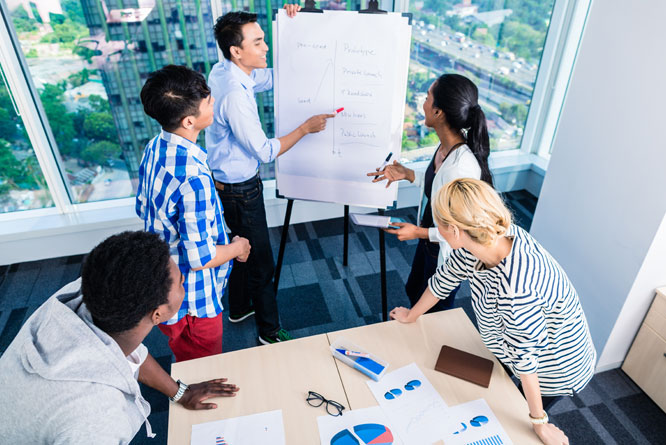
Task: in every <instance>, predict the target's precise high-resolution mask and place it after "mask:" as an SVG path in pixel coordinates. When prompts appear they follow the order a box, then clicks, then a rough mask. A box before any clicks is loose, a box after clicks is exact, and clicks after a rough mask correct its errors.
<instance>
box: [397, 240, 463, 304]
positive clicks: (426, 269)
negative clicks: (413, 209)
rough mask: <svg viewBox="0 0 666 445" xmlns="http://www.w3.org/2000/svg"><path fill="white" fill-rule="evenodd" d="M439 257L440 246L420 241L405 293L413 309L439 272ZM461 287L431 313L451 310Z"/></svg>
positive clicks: (428, 241) (441, 301)
mask: <svg viewBox="0 0 666 445" xmlns="http://www.w3.org/2000/svg"><path fill="white" fill-rule="evenodd" d="M438 257H439V244H438V243H433V242H430V240H425V239H420V240H419V244H418V245H417V246H416V253H415V254H414V261H412V270H411V271H410V272H409V277H408V278H407V284H405V292H407V296H408V297H409V301H410V303H411V304H412V307H414V305H415V304H416V302H417V301H419V298H421V295H423V292H424V291H425V290H426V288H427V287H428V280H429V279H430V277H432V276H433V275H434V274H435V271H436V270H437V258H438ZM458 289H460V286H458V287H456V288H455V289H453V291H452V292H451V294H450V295H449V296H448V298H446V299H445V300H440V301H438V302H437V304H436V305H434V306H433V307H432V308H431V309H430V310H429V311H428V313H430V312H437V311H443V310H445V309H451V308H452V307H453V302H454V301H455V299H456V293H458Z"/></svg>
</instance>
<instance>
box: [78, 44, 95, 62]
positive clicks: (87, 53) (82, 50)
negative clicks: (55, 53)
mask: <svg viewBox="0 0 666 445" xmlns="http://www.w3.org/2000/svg"><path fill="white" fill-rule="evenodd" d="M72 53H74V54H75V55H77V56H79V57H81V58H82V59H85V60H86V62H88V63H92V58H93V56H94V55H95V51H93V50H92V49H90V48H86V47H85V46H79V45H75V46H74V48H72Z"/></svg>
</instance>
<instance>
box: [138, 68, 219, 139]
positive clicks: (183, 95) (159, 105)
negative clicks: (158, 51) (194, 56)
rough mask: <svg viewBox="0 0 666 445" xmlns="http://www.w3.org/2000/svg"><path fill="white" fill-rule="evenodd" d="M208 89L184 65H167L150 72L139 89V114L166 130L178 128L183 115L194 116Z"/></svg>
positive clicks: (198, 76) (197, 112)
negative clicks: (140, 105) (141, 106)
mask: <svg viewBox="0 0 666 445" xmlns="http://www.w3.org/2000/svg"><path fill="white" fill-rule="evenodd" d="M208 96H210V88H208V85H207V84H206V79H205V78H204V76H203V75H201V73H198V72H196V71H194V70H191V69H189V68H187V67H186V66H179V65H167V66H165V67H164V68H162V69H159V70H157V71H153V72H152V73H150V74H149V75H148V80H146V83H145V84H144V85H143V88H141V103H142V104H143V111H145V113H146V114H147V115H148V116H150V117H152V118H153V119H155V120H156V121H157V122H159V123H160V125H161V126H162V128H164V129H165V130H166V131H173V130H175V129H177V128H178V126H179V125H180V121H181V120H183V118H185V117H187V116H198V115H199V105H201V101H202V100H204V99H206V98H207V97H208Z"/></svg>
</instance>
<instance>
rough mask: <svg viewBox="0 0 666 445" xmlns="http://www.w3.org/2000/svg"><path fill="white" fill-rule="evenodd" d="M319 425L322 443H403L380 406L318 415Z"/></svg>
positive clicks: (340, 444) (341, 444)
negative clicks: (329, 414)
mask: <svg viewBox="0 0 666 445" xmlns="http://www.w3.org/2000/svg"><path fill="white" fill-rule="evenodd" d="M317 425H318V426H319V439H320V440H321V445H349V444H359V445H368V444H373V445H374V444H377V445H382V444H393V445H402V444H403V442H402V441H400V438H399V437H397V436H396V435H395V433H394V432H393V431H392V429H391V427H390V425H389V419H388V417H386V414H385V413H384V411H383V410H382V409H381V408H380V407H378V406H374V407H372V408H364V409H355V410H352V411H344V413H343V415H342V416H337V417H333V416H321V417H317Z"/></svg>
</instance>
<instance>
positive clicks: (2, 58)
mask: <svg viewBox="0 0 666 445" xmlns="http://www.w3.org/2000/svg"><path fill="white" fill-rule="evenodd" d="M387 3H388V5H387ZM390 3H391V2H387V1H383V2H382V5H383V6H384V7H385V8H386V9H389V10H390V9H393V10H394V11H396V12H400V11H405V10H408V7H409V0H400V1H397V2H395V1H394V2H393V8H391V5H390ZM590 3H591V0H555V3H554V6H553V12H552V14H551V21H550V24H549V27H548V31H547V33H546V38H545V42H544V50H543V53H542V56H541V61H540V63H539V68H538V73H537V77H536V82H535V87H534V91H533V95H532V103H531V104H530V108H529V112H528V115H527V120H526V123H525V130H524V133H523V137H522V140H521V145H520V147H517V148H515V149H510V150H503V151H494V152H491V154H490V159H491V164H492V162H493V161H494V160H496V161H499V162H501V163H502V164H504V163H506V162H510V160H511V158H512V157H515V158H516V159H518V158H523V159H524V158H525V155H528V154H532V155H536V156H538V157H539V158H543V159H544V160H545V163H546V164H547V160H548V159H549V153H548V152H549V150H550V147H551V144H552V141H553V139H554V135H555V131H556V129H557V122H558V120H559V114H560V111H561V108H562V105H563V103H564V99H565V96H566V87H567V86H568V81H569V78H570V75H571V72H572V71H573V65H574V63H575V55H576V53H577V49H578V45H579V43H580V39H581V38H582V35H583V31H584V24H585V19H586V16H587V12H588V10H589V6H590ZM387 6H388V7H387ZM211 10H212V13H213V14H214V15H216V14H217V15H219V14H221V13H222V11H223V10H224V7H223V4H222V2H221V1H219V0H214V1H212V2H211ZM0 19H1V20H0V62H1V63H2V66H3V68H4V71H5V75H6V77H7V81H8V85H9V86H10V89H11V92H10V93H11V94H12V95H13V96H14V98H15V100H16V103H17V107H18V109H19V111H20V114H21V117H22V118H23V121H24V125H25V128H26V131H27V133H28V137H29V139H30V142H31V144H32V146H33V149H34V150H35V154H36V156H37V159H38V162H39V165H40V168H41V169H42V172H43V174H44V178H45V180H46V183H47V186H48V188H49V191H50V193H51V196H52V197H53V201H54V207H52V208H46V209H33V210H24V211H17V212H10V213H6V214H0V222H4V221H15V220H21V219H26V218H35V217H43V216H48V215H72V218H70V220H71V224H72V225H76V224H77V220H78V218H77V217H76V216H77V215H79V214H81V213H82V212H87V211H97V210H100V209H114V208H118V209H120V208H126V207H127V206H130V205H131V206H132V207H133V206H134V198H133V197H129V198H116V199H110V200H106V201H97V202H89V203H75V202H73V201H72V198H71V196H73V194H72V193H71V191H70V190H69V185H68V181H67V180H66V178H64V177H63V173H62V172H63V171H64V170H63V169H61V168H60V165H62V161H61V158H60V155H59V153H58V150H57V149H56V145H55V140H54V138H53V135H52V134H51V131H50V127H49V124H48V119H47V118H46V115H45V112H44V110H43V109H42V107H41V103H40V102H39V100H37V97H38V96H36V94H37V90H36V88H35V86H34V84H33V81H32V77H31V75H30V72H29V70H28V67H27V62H26V59H25V57H24V55H23V53H22V51H21V48H20V42H19V41H18V36H17V35H16V33H15V30H14V29H13V26H11V18H10V15H9V10H8V7H7V6H6V4H5V3H4V2H0ZM217 50H218V53H220V51H219V48H218V49H217ZM220 57H222V55H221V54H220ZM420 164H422V163H420V162H416V163H414V165H413V166H414V167H416V168H417V169H418V168H419V167H420V166H421V165H420ZM425 164H427V163H425ZM425 164H424V165H425ZM543 165H545V164H542V166H541V167H542V168H543ZM266 185H267V188H271V187H272V188H274V187H275V180H274V179H272V180H268V181H266ZM275 199H277V198H275ZM112 213H113V212H112Z"/></svg>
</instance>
